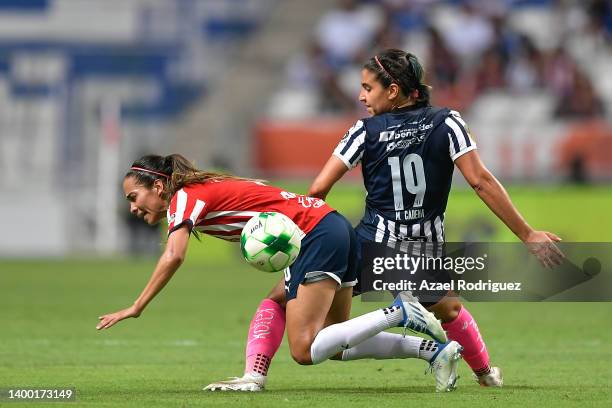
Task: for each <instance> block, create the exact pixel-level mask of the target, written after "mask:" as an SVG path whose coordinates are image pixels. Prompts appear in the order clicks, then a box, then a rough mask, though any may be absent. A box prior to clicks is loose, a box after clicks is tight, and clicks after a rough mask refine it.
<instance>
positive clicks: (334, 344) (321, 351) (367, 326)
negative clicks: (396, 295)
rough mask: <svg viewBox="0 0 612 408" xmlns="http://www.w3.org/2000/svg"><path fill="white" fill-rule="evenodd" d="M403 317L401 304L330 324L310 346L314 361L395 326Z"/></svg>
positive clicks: (321, 360)
mask: <svg viewBox="0 0 612 408" xmlns="http://www.w3.org/2000/svg"><path fill="white" fill-rule="evenodd" d="M403 318H404V312H403V311H402V309H401V308H400V307H399V306H389V307H386V308H384V309H379V310H375V311H373V312H370V313H366V314H364V315H362V316H359V317H355V318H354V319H351V320H347V321H346V322H342V323H338V324H333V325H331V326H328V327H326V328H324V329H323V330H321V331H320V332H319V333H318V334H317V336H316V337H315V339H314V341H313V342H312V345H311V346H310V358H311V360H312V363H313V364H319V363H321V362H323V361H325V360H327V359H328V358H330V357H332V356H334V355H336V354H338V353H339V352H341V351H342V350H346V349H349V348H351V347H354V346H356V345H357V344H359V343H361V342H362V341H364V340H366V339H369V338H370V337H372V336H374V335H376V334H378V333H380V332H382V331H383V330H387V329H389V328H391V327H395V326H397V325H398V324H399V322H401V321H402V319H403Z"/></svg>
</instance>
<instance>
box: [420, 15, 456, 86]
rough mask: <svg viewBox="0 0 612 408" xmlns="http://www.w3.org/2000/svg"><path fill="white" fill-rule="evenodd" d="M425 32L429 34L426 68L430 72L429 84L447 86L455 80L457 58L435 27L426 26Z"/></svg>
mask: <svg viewBox="0 0 612 408" xmlns="http://www.w3.org/2000/svg"><path fill="white" fill-rule="evenodd" d="M427 34H428V35H429V50H428V56H427V61H428V63H427V70H428V71H429V73H430V78H431V80H430V81H431V84H432V86H433V87H434V88H436V89H439V88H447V87H449V86H451V85H452V84H453V83H454V82H455V81H456V80H457V76H458V73H459V60H458V59H457V57H456V56H455V54H453V53H452V52H451V50H450V49H449V48H448V47H447V46H446V43H445V42H444V39H443V38H442V35H441V34H440V32H439V31H438V29H437V28H435V27H433V26H429V27H427Z"/></svg>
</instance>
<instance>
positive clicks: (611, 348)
mask: <svg viewBox="0 0 612 408" xmlns="http://www.w3.org/2000/svg"><path fill="white" fill-rule="evenodd" d="M297 187H298V188H293V189H294V190H297V191H299V187H300V186H297ZM302 188H303V187H302ZM512 194H513V198H514V199H515V201H516V202H517V204H518V205H519V207H520V208H521V209H523V210H524V213H525V214H526V216H527V218H528V219H529V220H531V222H532V223H533V224H535V225H537V226H538V227H540V228H546V229H550V230H553V231H555V232H559V234H560V235H562V236H564V238H566V240H576V241H612V238H611V235H612V233H611V232H610V231H612V230H611V227H612V226H611V225H610V223H611V221H610V217H609V216H607V215H606V214H607V211H609V203H610V202H611V200H610V199H611V198H612V197H611V193H610V192H609V191H607V190H604V189H562V190H550V191H546V192H545V193H543V192H542V190H541V189H537V190H536V189H520V190H513V191H512ZM360 195H361V193H360V191H359V189H356V188H352V187H346V190H344V188H342V189H339V191H338V192H337V193H334V195H332V196H331V197H330V202H331V203H332V205H335V206H336V207H338V208H340V209H341V210H342V211H344V212H346V213H347V214H349V215H350V216H351V218H352V219H353V220H356V219H358V217H359V212H360V211H361V203H360V201H359V200H360V198H359V197H360ZM486 211H487V210H486V209H485V208H484V206H483V205H482V204H481V203H480V202H479V200H478V199H477V198H475V197H473V193H471V192H468V191H466V192H463V191H457V192H454V193H453V195H452V196H451V201H450V203H449V211H448V212H447V215H448V222H449V226H447V231H448V232H449V233H451V231H450V229H451V227H450V226H452V227H453V229H455V230H457V231H461V232H460V233H463V232H462V230H463V228H464V227H466V225H465V224H466V223H467V226H468V227H469V223H470V222H472V221H470V220H477V221H478V222H490V223H491V225H493V232H491V234H492V239H495V240H510V239H511V236H508V235H506V234H505V233H504V232H503V230H502V229H501V228H500V227H499V225H497V224H496V223H495V222H494V221H491V219H490V218H488V216H487V215H486ZM578 211H582V212H583V213H584V218H583V224H582V225H584V229H580V230H578V229H576V227H575V226H576V220H577V217H576V214H577V212H578ZM482 220H485V221H482ZM486 220H488V221H486ZM468 229H469V228H468ZM568 237H569V238H568ZM455 239H457V238H455ZM211 253H213V254H215V256H214V257H212V258H211V257H208V258H206V254H211ZM153 266H154V260H150V259H114V260H104V259H72V260H58V261H50V260H1V261H0V313H1V316H2V325H1V326H0V388H7V387H35V388H36V387H45V388H48V387H67V386H70V387H75V388H76V390H77V402H76V403H65V404H58V403H55V404H53V405H52V406H67V407H71V406H92V407H97V406H108V407H118V406H125V407H132V406H133V407H143V406H147V407H153V406H159V407H193V406H230V407H231V406H236V407H243V406H262V407H269V406H287V407H293V406H308V407H313V406H325V407H337V406H342V407H347V406H368V407H371V406H384V407H387V406H388V407H392V406H393V407H394V406H398V407H399V406H414V407H419V408H421V407H429V406H431V407H442V406H449V407H489V406H494V405H497V406H516V407H531V406H556V407H564V406H581V407H585V406H602V407H604V406H612V391H611V387H610V384H611V383H612V366H611V362H612V340H611V336H610V335H609V332H610V330H609V329H608V328H607V321H608V320H609V315H610V313H611V312H612V304H610V303H475V304H471V305H470V310H471V312H472V314H473V315H474V316H475V317H476V318H477V320H478V322H479V325H480V328H481V331H482V333H483V336H484V337H485V340H486V341H487V344H488V347H489V351H490V354H491V357H492V361H493V362H494V363H495V364H498V365H500V366H501V367H502V368H503V370H504V376H505V382H506V385H505V387H504V388H503V389H485V388H480V387H479V386H477V384H476V383H475V382H474V381H473V380H472V379H471V375H470V371H469V369H468V368H467V366H466V365H465V363H461V368H460V375H461V378H460V380H459V388H458V389H457V391H455V392H453V393H447V394H435V393H434V392H433V390H434V380H433V377H432V376H431V375H424V374H423V373H424V371H425V368H426V364H425V363H424V362H422V361H419V360H393V361H391V360H387V361H374V360H367V361H359V362H349V363H340V362H333V361H330V362H325V363H323V364H321V365H319V366H314V367H301V366H298V365H297V364H296V363H294V362H293V361H292V360H291V357H290V355H289V351H288V348H287V345H286V343H283V345H282V346H281V349H280V350H279V352H278V353H277V357H276V358H275V360H274V362H273V363H272V368H271V370H270V377H269V382H268V390H267V391H266V392H265V393H259V394H257V393H253V394H251V393H248V394H226V393H204V392H202V391H200V389H201V388H202V387H203V386H204V385H206V384H208V383H209V382H211V381H213V380H218V379H222V378H224V377H228V376H232V375H239V374H241V372H242V368H243V359H244V340H245V337H246V330H247V325H248V323H249V320H250V318H251V315H252V313H253V311H254V309H255V307H256V305H257V304H258V302H259V301H260V299H261V298H262V296H264V295H265V293H266V291H267V290H268V289H269V288H270V287H271V286H272V285H273V283H274V282H275V281H276V280H277V279H279V278H280V276H279V275H278V274H266V273H262V272H259V271H256V270H255V269H252V268H249V267H248V266H247V265H246V264H245V263H244V262H242V261H241V260H240V253H239V249H238V248H237V247H236V246H232V245H230V244H226V243H223V242H220V241H218V240H214V239H211V238H204V239H203V241H202V242H201V243H198V242H194V243H193V245H192V246H191V248H190V254H189V256H188V260H187V262H186V264H185V265H184V266H183V268H181V270H180V271H179V272H178V273H177V275H176V276H175V277H174V278H173V280H172V281H171V282H170V283H169V285H168V287H167V288H166V289H164V291H163V292H162V293H161V294H160V295H159V297H158V298H157V299H155V300H154V301H153V302H152V304H151V305H150V306H149V308H148V309H147V310H146V311H145V313H144V314H143V315H142V316H141V317H140V318H139V319H132V320H128V321H124V322H121V323H119V324H118V325H117V326H115V327H113V328H111V329H110V330H108V331H105V332H97V331H96V330H95V325H96V322H97V316H99V315H100V314H103V313H106V312H111V311H115V310H118V309H119V308H123V307H125V306H128V305H129V304H130V303H131V302H132V301H133V300H134V299H135V297H136V296H137V295H138V293H139V292H140V290H141V289H142V287H143V286H144V284H145V283H146V281H147V279H148V277H149V275H150V273H151V270H152V268H153ZM379 306H382V304H377V303H363V302H361V301H359V300H358V299H357V300H356V301H355V302H354V304H353V314H361V313H363V312H366V311H369V310H373V309H374V308H376V307H379ZM0 405H2V406H5V405H6V406H24V405H26V404H14V405H13V404H7V403H5V401H0ZM27 405H28V406H30V405H32V404H31V403H28V404H27ZM39 405H40V406H48V404H47V403H41V404H39Z"/></svg>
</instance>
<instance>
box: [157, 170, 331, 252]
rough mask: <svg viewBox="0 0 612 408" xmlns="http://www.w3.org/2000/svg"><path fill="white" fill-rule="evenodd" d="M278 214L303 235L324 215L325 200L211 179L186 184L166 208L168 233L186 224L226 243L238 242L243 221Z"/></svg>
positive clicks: (326, 210) (327, 209) (253, 183)
mask: <svg viewBox="0 0 612 408" xmlns="http://www.w3.org/2000/svg"><path fill="white" fill-rule="evenodd" d="M272 211H273V212H280V213H283V214H285V215H286V216H287V217H289V218H291V219H292V220H293V222H295V223H296V224H297V226H298V227H299V228H300V229H301V230H302V231H303V232H304V233H305V234H307V233H308V232H310V231H311V230H312V229H313V228H314V227H315V226H316V225H317V223H318V222H319V221H320V220H321V219H322V218H323V217H324V216H325V215H327V214H328V213H330V212H332V211H334V209H333V208H331V207H330V206H329V205H327V203H325V201H323V200H321V199H318V198H313V197H306V196H303V195H299V194H295V193H290V192H288V191H283V190H282V189H280V188H278V187H273V186H268V185H265V184H263V183H260V182H256V181H250V180H235V179H226V180H213V181H208V182H205V183H198V184H192V185H187V186H185V187H183V188H182V189H180V190H179V191H177V192H176V194H174V196H173V197H172V200H171V201H170V207H169V208H168V214H167V215H168V234H170V233H172V231H174V230H176V229H177V228H179V227H180V226H181V225H184V224H185V223H188V224H189V226H190V228H191V229H195V230H196V231H198V232H203V233H205V234H208V235H212V236H213V237H217V238H221V239H225V240H228V241H240V233H241V232H242V228H243V227H244V225H245V224H246V222H247V221H248V220H249V219H250V218H251V217H253V216H254V215H257V214H259V213H261V212H272Z"/></svg>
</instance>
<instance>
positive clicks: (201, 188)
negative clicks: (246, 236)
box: [97, 155, 461, 391]
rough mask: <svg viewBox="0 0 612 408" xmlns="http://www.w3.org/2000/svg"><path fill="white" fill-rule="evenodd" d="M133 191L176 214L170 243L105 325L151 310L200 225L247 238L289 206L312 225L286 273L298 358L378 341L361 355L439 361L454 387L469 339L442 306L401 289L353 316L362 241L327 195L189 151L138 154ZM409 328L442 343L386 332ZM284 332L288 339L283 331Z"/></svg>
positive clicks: (143, 204)
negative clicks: (238, 172)
mask: <svg viewBox="0 0 612 408" xmlns="http://www.w3.org/2000/svg"><path fill="white" fill-rule="evenodd" d="M123 190H124V192H125V196H126V198H127V200H128V201H129V202H130V211H131V213H132V214H134V215H136V216H138V217H139V218H142V219H143V220H144V221H145V222H147V223H149V224H156V223H158V222H159V221H160V220H161V219H163V218H165V217H167V219H168V242H167V244H166V248H165V250H164V252H163V254H162V255H161V257H160V259H159V261H158V263H157V266H156V268H155V270H154V272H153V275H152V276H151V278H150V280H149V282H148V283H147V285H146V286H145V288H144V290H143V291H142V293H141V294H140V296H139V297H138V298H137V299H136V301H135V302H134V304H133V305H132V306H130V307H128V308H126V309H123V310H120V311H118V312H115V313H110V314H106V315H103V316H100V318H99V320H100V322H99V323H98V325H97V329H98V330H101V329H108V328H110V327H112V326H113V325H115V324H116V323H117V322H119V321H121V320H123V319H126V318H130V317H138V316H139V315H140V314H141V313H142V311H143V310H144V309H145V307H146V306H147V304H148V303H149V302H150V301H151V300H152V299H153V298H154V297H155V296H156V295H157V294H158V293H159V292H160V291H161V290H162V288H163V287H164V286H165V285H166V283H168V281H169V280H170V279H171V278H172V276H173V274H174V273H175V272H176V271H177V269H178V268H179V267H180V265H181V264H182V262H183V260H184V258H185V255H186V251H187V243H188V240H189V235H190V234H191V233H192V232H193V231H197V232H201V233H205V234H209V235H212V236H215V237H218V238H222V239H226V240H230V241H239V240H240V233H241V231H242V227H243V226H244V224H246V222H247V221H248V220H249V219H250V218H251V217H252V216H254V215H256V214H259V213H261V212H281V213H283V214H285V215H286V216H288V217H289V218H291V219H292V220H293V221H294V222H295V223H296V224H297V226H298V227H299V228H300V229H301V230H302V232H303V238H302V245H301V250H300V254H299V255H298V257H297V258H296V260H295V262H294V263H293V264H292V265H291V267H290V268H288V270H287V271H286V272H285V285H284V286H285V288H284V289H285V290H284V297H285V299H286V302H287V305H286V326H287V336H288V338H289V348H290V350H291V354H292V356H293V358H294V360H296V361H297V362H298V363H300V364H318V363H321V362H323V361H325V360H327V359H330V358H335V359H339V358H340V356H341V355H342V354H343V351H344V352H346V351H347V350H351V349H352V348H353V347H354V346H356V345H361V344H362V343H368V344H370V345H371V346H370V347H369V348H368V352H367V353H363V352H358V353H356V354H355V355H354V358H353V359H357V358H368V357H371V356H372V353H374V355H375V356H384V357H385V358H406V357H410V356H412V357H420V358H423V359H425V360H427V361H428V362H429V363H430V364H431V368H432V370H433V371H434V372H435V374H436V381H437V382H438V384H437V388H438V389H439V390H440V391H450V390H452V389H454V387H455V381H456V366H457V360H458V359H459V358H460V354H459V353H460V351H461V347H460V346H459V344H458V343H457V342H447V338H446V334H445V333H444V330H443V329H442V327H441V325H440V323H439V322H438V321H437V320H436V318H435V317H434V316H433V314H432V313H430V312H427V311H426V310H425V309H424V308H423V307H422V306H421V305H420V304H419V303H418V302H414V300H413V299H412V298H407V297H404V296H401V294H400V295H398V297H397V299H396V300H395V301H394V303H393V304H391V305H390V306H389V307H387V308H384V309H379V310H375V311H373V312H370V313H367V314H365V315H362V316H359V317H356V318H354V319H351V320H348V318H349V312H350V306H351V297H352V291H353V286H354V285H355V283H356V282H357V273H358V269H357V268H358V265H359V258H360V247H359V244H358V242H357V238H356V235H355V231H354V230H353V228H352V227H351V225H350V223H349V222H348V221H347V220H346V219H345V218H344V217H343V216H342V215H340V214H339V213H337V212H336V211H334V209H333V208H331V207H329V206H328V205H327V204H326V203H325V202H324V201H323V200H321V199H317V198H312V197H304V196H299V195H296V194H287V192H285V191H283V190H281V189H279V188H276V187H273V186H268V185H265V184H263V183H261V182H259V181H257V180H250V179H242V178H238V177H232V176H226V175H220V174H215V173H208V172H204V171H201V170H198V169H197V168H195V167H193V166H192V165H191V164H190V163H189V162H188V161H187V160H186V159H185V158H183V157H182V156H180V155H171V156H167V157H162V156H154V155H149V156H144V157H142V158H141V159H139V160H137V161H136V162H134V163H133V165H132V166H131V168H130V170H129V171H128V172H127V174H126V176H125V178H124V181H123ZM284 326H285V322H283V324H282V327H283V328H284ZM402 326H403V327H405V328H408V329H411V330H414V331H416V332H420V333H425V334H428V335H430V336H431V337H433V338H434V339H435V340H436V342H434V341H428V340H423V339H421V338H419V337H410V336H408V337H404V336H402V335H399V334H392V333H385V332H384V330H386V329H389V328H391V327H402ZM274 336H280V338H282V330H281V331H280V333H279V332H276V333H275V334H274ZM389 339H392V341H393V342H394V343H395V344H396V346H397V347H396V349H395V350H388V349H387V348H386V345H388V344H389ZM377 349H378V351H377ZM357 351H359V350H357ZM256 364H257V365H258V366H261V365H264V364H267V363H266V362H265V361H259V362H258V363H256Z"/></svg>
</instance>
